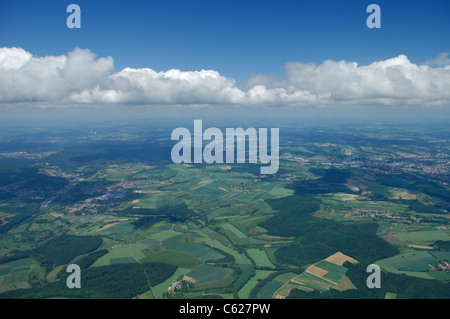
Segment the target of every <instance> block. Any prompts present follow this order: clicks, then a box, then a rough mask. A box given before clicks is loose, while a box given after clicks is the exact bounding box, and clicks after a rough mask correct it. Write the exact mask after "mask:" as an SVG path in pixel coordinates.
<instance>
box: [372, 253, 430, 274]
mask: <svg viewBox="0 0 450 319" xmlns="http://www.w3.org/2000/svg"><path fill="white" fill-rule="evenodd" d="M435 262H437V259H436V258H435V257H433V256H432V255H431V254H430V253H429V252H427V251H417V252H411V253H406V254H399V255H396V256H394V257H390V258H386V259H383V260H379V261H377V262H375V264H377V265H379V266H380V267H381V268H382V269H384V270H386V271H388V272H392V273H395V274H406V275H409V276H414V277H419V278H425V279H433V277H431V276H430V275H429V274H428V273H427V271H428V270H430V267H428V264H429V263H435Z"/></svg>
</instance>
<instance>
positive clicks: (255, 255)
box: [247, 248, 275, 268]
mask: <svg viewBox="0 0 450 319" xmlns="http://www.w3.org/2000/svg"><path fill="white" fill-rule="evenodd" d="M247 253H248V254H249V256H250V258H252V259H253V261H254V262H255V264H256V266H258V267H270V268H275V266H274V264H272V263H271V262H270V260H269V258H268V257H267V254H266V252H265V251H263V250H260V249H256V248H250V249H247Z"/></svg>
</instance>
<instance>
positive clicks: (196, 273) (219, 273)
mask: <svg viewBox="0 0 450 319" xmlns="http://www.w3.org/2000/svg"><path fill="white" fill-rule="evenodd" d="M232 273H233V270H232V269H229V268H223V267H215V266H211V265H203V266H200V267H198V268H196V269H194V270H192V271H191V272H189V273H188V274H186V275H187V276H188V277H191V278H193V279H194V280H195V283H194V286H195V287H202V286H207V285H208V286H212V285H213V284H218V286H220V282H222V281H224V280H225V279H226V278H228V277H230V276H231V274H232Z"/></svg>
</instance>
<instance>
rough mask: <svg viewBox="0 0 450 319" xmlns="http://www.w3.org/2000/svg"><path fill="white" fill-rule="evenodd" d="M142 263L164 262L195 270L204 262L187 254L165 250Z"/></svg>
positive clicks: (146, 258)
mask: <svg viewBox="0 0 450 319" xmlns="http://www.w3.org/2000/svg"><path fill="white" fill-rule="evenodd" d="M140 262H147V263H150V262H162V263H166V264H171V265H177V266H178V267H180V268H186V269H194V268H197V267H199V266H201V265H202V264H203V262H202V261H201V260H199V259H197V258H195V257H193V256H191V255H189V254H187V253H184V252H177V251H171V250H164V251H161V252H159V253H157V254H152V255H150V256H147V257H145V258H143V259H141V260H140Z"/></svg>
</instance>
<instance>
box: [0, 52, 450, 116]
mask: <svg viewBox="0 0 450 319" xmlns="http://www.w3.org/2000/svg"><path fill="white" fill-rule="evenodd" d="M447 56H448V54H447V53H443V54H441V55H440V56H439V57H437V58H435V59H433V60H429V63H426V64H424V65H417V64H414V63H411V61H409V60H408V58H407V57H406V56H405V55H400V56H398V57H394V58H392V59H388V60H385V61H377V62H373V63H372V64H370V65H365V66H359V65H358V64H357V63H356V62H346V61H332V60H327V61H325V62H323V63H322V64H320V65H316V64H311V63H300V62H293V63H288V64H286V72H285V74H284V75H282V76H278V77H274V76H268V75H256V76H252V77H251V78H250V79H249V80H248V85H249V88H248V89H247V90H243V89H241V88H238V87H237V86H236V82H235V80H234V79H232V78H229V77H225V76H223V75H221V74H220V73H219V72H217V71H214V70H201V71H180V70H177V69H172V70H168V71H165V72H156V71H154V70H152V69H150V68H142V69H133V68H125V69H123V70H121V71H119V72H116V73H113V70H114V62H113V59H112V57H107V58H97V57H96V56H95V54H94V53H92V52H91V51H89V50H82V49H78V48H76V49H75V50H73V51H72V52H70V53H68V54H67V55H62V56H45V57H36V56H33V55H32V54H31V53H29V52H27V51H25V50H23V49H21V48H0V104H3V105H14V104H17V103H23V102H39V103H45V104H47V105H50V106H64V105H73V104H101V105H102V104H118V105H122V104H123V105H186V106H198V105H216V104H220V105H236V106H242V105H267V106H285V105H288V106H319V107H321V106H341V105H356V106H364V105H425V106H427V105H443V106H450V63H449V59H448V58H447Z"/></svg>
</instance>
